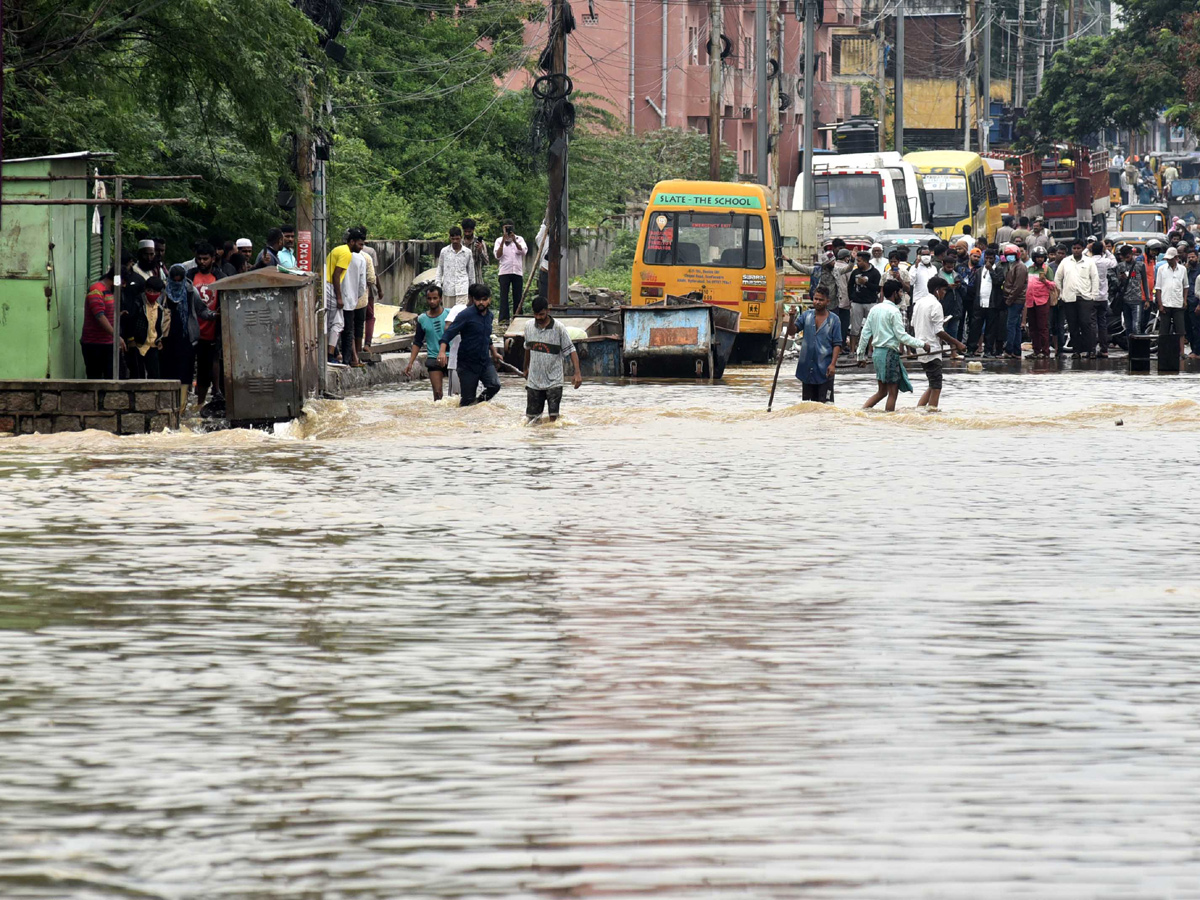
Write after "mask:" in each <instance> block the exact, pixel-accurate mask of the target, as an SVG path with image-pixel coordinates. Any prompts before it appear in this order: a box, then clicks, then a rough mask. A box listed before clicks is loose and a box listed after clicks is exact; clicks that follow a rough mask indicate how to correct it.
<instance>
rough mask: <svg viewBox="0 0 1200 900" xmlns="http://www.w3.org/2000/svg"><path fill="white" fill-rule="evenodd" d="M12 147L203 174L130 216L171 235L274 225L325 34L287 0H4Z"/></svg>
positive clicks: (17, 151)
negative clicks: (300, 97)
mask: <svg viewBox="0 0 1200 900" xmlns="http://www.w3.org/2000/svg"><path fill="white" fill-rule="evenodd" d="M4 12H5V17H4V35H3V38H4V50H5V60H4V63H5V81H6V85H5V87H6V91H5V108H4V151H5V156H6V157H9V158H12V157H16V156H35V155H40V154H47V153H60V152H65V151H74V150H100V151H111V152H113V153H114V154H115V158H114V160H113V165H114V167H115V169H116V170H118V171H122V172H129V173H140V174H151V173H153V174H198V175H202V176H203V177H204V179H205V180H204V181H203V182H201V183H197V184H194V185H193V184H187V185H178V184H177V185H173V186H172V187H171V188H170V193H171V194H172V195H176V194H180V195H187V196H190V197H191V198H192V201H193V203H192V205H191V206H189V207H187V208H185V209H183V210H179V209H170V210H168V209H154V210H149V211H147V212H146V213H145V215H144V216H141V215H139V216H136V217H130V219H131V229H132V230H135V231H137V230H142V231H151V230H153V231H156V232H162V233H163V234H165V235H166V236H167V237H168V239H169V240H174V241H175V242H176V246H179V244H178V242H179V241H180V240H183V239H185V238H186V239H188V240H190V239H192V238H194V237H195V236H196V235H197V234H198V233H199V234H206V233H208V231H209V230H212V229H216V230H224V231H228V232H231V233H233V232H237V231H240V230H241V229H254V230H256V231H257V232H261V230H262V229H263V228H265V227H267V225H269V224H275V223H276V222H277V220H278V217H279V211H278V209H277V208H275V207H274V200H275V193H276V188H277V178H278V175H279V174H280V173H281V172H283V171H286V168H287V153H288V149H289V146H288V144H287V143H286V142H284V141H281V140H280V138H281V136H282V135H284V134H286V133H287V132H288V131H290V130H292V129H294V128H296V127H297V126H298V124H299V121H298V120H299V116H300V110H299V106H298V104H297V102H296V88H295V86H296V84H297V83H298V79H300V78H302V77H306V72H305V69H304V67H303V65H302V63H301V59H302V57H303V55H304V54H306V53H309V52H311V51H313V50H314V49H315V46H316V44H315V41H316V37H317V34H316V30H315V29H314V28H313V27H312V25H311V24H310V23H309V22H308V20H307V19H306V18H305V17H304V16H303V15H302V14H300V13H299V12H298V11H297V10H296V9H294V8H293V6H292V5H291V4H290V3H289V2H288V0H257V2H256V3H255V7H254V12H253V14H252V15H247V14H246V12H245V10H244V8H240V7H238V6H237V5H236V4H228V3H219V2H216V0H171V2H163V0H124V2H121V3H112V2H107V0H9V2H7V3H6V4H5V11H4Z"/></svg>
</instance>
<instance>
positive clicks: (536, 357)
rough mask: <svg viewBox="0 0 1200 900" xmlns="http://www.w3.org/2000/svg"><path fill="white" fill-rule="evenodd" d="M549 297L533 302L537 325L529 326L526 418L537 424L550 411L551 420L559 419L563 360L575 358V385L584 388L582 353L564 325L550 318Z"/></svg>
mask: <svg viewBox="0 0 1200 900" xmlns="http://www.w3.org/2000/svg"><path fill="white" fill-rule="evenodd" d="M548 307H549V304H548V303H547V302H546V298H545V297H535V298H534V300H533V321H532V322H529V323H528V324H527V325H526V326H525V373H524V374H525V397H526V399H525V417H526V419H527V420H528V422H530V423H533V422H536V421H537V420H538V419H540V418H541V417H542V410H543V409H545V408H546V407H547V406H548V407H549V410H548V414H549V419H550V421H551V422H553V421H554V420H555V419H557V418H558V407H559V404H561V403H562V392H563V359H564V358H566V357H568V356H569V357H571V365H573V366H574V367H575V369H574V373H575V374H574V375H573V376H572V377H571V385H572V387H574V388H575V389H576V390H578V388H579V386H580V385H581V384H583V376H582V375H580V374H579V353H578V352H577V351H576V350H575V345H574V344H573V343H571V336H570V335H569V334H567V329H566V328H565V327H563V325H562V323H561V322H557V321H555V320H554V318H553V317H552V316H551V315H550V312H549V309H548Z"/></svg>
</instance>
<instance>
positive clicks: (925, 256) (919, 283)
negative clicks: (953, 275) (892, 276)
mask: <svg viewBox="0 0 1200 900" xmlns="http://www.w3.org/2000/svg"><path fill="white" fill-rule="evenodd" d="M910 275H911V277H912V298H913V303H916V302H917V301H918V300H920V299H921V298H922V297H928V296H929V279H930V278H933V277H934V276H935V275H937V267H936V266H934V264H933V253H932V252H930V249H929V248H928V247H922V248H921V255H920V256H919V257H917V264H916V265H915V266H913V268H912V271H911V273H910Z"/></svg>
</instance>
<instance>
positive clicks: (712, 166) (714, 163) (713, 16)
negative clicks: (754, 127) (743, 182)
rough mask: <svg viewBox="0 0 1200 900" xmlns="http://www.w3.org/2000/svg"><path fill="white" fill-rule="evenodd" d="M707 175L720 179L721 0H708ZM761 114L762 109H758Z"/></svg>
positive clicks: (716, 179)
mask: <svg viewBox="0 0 1200 900" xmlns="http://www.w3.org/2000/svg"><path fill="white" fill-rule="evenodd" d="M708 14H709V23H708V177H709V178H710V179H712V180H713V181H720V180H721V33H722V32H723V31H724V27H723V24H722V21H721V0H708ZM758 114H759V115H760V116H761V115H762V114H763V110H761V109H760V110H759V111H758Z"/></svg>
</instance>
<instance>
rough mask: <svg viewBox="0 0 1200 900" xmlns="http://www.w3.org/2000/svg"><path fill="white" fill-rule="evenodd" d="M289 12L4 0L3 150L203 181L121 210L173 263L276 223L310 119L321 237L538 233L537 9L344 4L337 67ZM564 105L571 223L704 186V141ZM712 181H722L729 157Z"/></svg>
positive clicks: (198, 3)
mask: <svg viewBox="0 0 1200 900" xmlns="http://www.w3.org/2000/svg"><path fill="white" fill-rule="evenodd" d="M303 5H304V4H303V3H294V2H291V0H255V3H254V4H253V5H252V9H250V10H249V11H248V10H247V9H246V7H245V5H244V4H243V5H242V6H241V7H239V6H238V5H237V4H230V3H220V2H217V0H7V2H6V3H5V18H4V35H3V37H4V48H5V78H6V85H5V86H6V92H5V110H4V151H5V156H6V157H8V158H12V157H16V156H34V155H40V154H49V153H61V152H67V151H76V150H84V149H86V150H94V151H109V152H112V153H113V154H114V158H113V160H112V164H111V168H110V171H121V172H127V173H143V174H197V175H201V176H202V177H203V181H200V182H194V183H193V182H188V183H175V184H172V185H171V186H170V187H169V188H166V189H164V190H162V191H159V192H158V193H159V195H168V194H169V195H179V194H182V195H187V196H189V197H190V198H191V200H192V203H191V204H190V205H189V206H188V207H185V208H177V207H172V208H157V209H149V210H145V211H139V212H138V213H136V214H132V215H130V216H127V218H126V221H127V222H128V223H129V229H130V231H131V232H132V234H131V235H130V236H133V237H136V236H138V234H142V235H144V234H148V233H156V234H162V235H163V236H165V237H166V238H167V240H168V243H169V244H170V245H172V246H173V247H174V248H175V251H178V252H186V247H187V246H188V245H189V244H190V243H191V241H192V240H194V239H195V238H197V237H200V236H208V235H210V234H216V235H220V236H223V237H237V236H243V235H250V236H254V237H256V238H259V237H261V235H263V234H264V233H265V231H266V229H267V228H268V227H270V226H271V225H275V224H278V223H279V222H280V221H282V220H284V219H286V218H287V217H288V214H287V213H285V212H283V211H282V210H280V209H279V207H278V206H277V205H276V193H277V191H278V189H279V188H280V187H281V182H282V183H283V184H282V186H284V187H286V186H288V183H289V182H294V166H295V147H296V142H295V135H296V134H298V133H300V132H301V131H302V130H304V129H307V128H310V127H313V126H316V127H317V128H318V129H319V130H320V132H322V133H323V134H325V135H327V136H328V138H329V140H330V142H331V148H332V154H331V160H330V163H329V166H328V171H327V176H328V177H327V188H328V194H327V198H328V204H329V214H330V235H331V236H332V237H334V238H336V237H337V236H338V235H339V234H340V233H341V231H342V230H343V229H344V228H345V227H347V226H349V225H352V224H359V223H361V224H364V225H366V226H367V228H368V230H369V232H370V233H371V235H372V236H376V237H386V238H414V237H440V236H443V235H445V233H446V230H447V229H448V228H449V226H450V225H452V224H454V223H456V222H458V221H460V220H461V219H462V218H463V217H465V216H472V217H474V218H475V219H477V220H478V221H479V223H480V226H481V231H482V233H484V234H497V233H498V232H499V225H500V222H501V221H502V220H503V219H505V218H508V217H511V218H513V219H515V220H516V222H517V226H518V230H520V231H521V232H522V233H524V234H527V235H532V234H533V233H535V232H536V230H537V227H538V224H539V223H540V222H541V219H542V216H543V215H544V212H545V207H546V191H547V188H546V183H547V180H546V175H545V167H546V153H545V150H544V149H543V148H539V147H537V146H536V141H535V140H534V132H533V120H534V104H533V99H532V96H531V94H530V91H529V84H530V83H531V82H532V80H533V78H534V77H535V76H536V75H537V74H538V71H537V69H536V63H537V59H538V57H539V55H540V53H541V51H542V49H543V46H544V44H545V42H546V29H545V27H544V25H541V24H536V23H538V22H539V21H540V20H541V19H543V18H544V9H545V7H544V4H542V3H537V2H532V0H475V2H474V3H472V4H469V5H468V4H462V3H460V2H455V0H374V2H370V3H363V4H361V5H356V6H354V7H353V8H351V7H350V6H349V5H348V6H347V7H346V17H345V20H344V23H343V28H342V31H341V33H340V34H339V35H338V36H337V40H338V42H339V43H341V44H343V45H344V46H345V48H346V55H345V58H344V59H343V60H342V61H341V62H339V63H334V62H333V61H332V60H330V59H329V58H328V57H327V56H326V55H325V54H324V53H323V52H322V50H321V49H320V44H319V41H320V40H321V37H322V35H321V33H320V31H319V30H318V29H317V28H316V27H315V26H314V25H313V24H312V23H311V22H310V21H309V19H308V18H306V16H305V15H304V13H303V12H302V11H301V8H300V7H302V6H303ZM530 22H534V23H535V25H534V26H533V27H530V26H529V23H530ZM539 29H540V30H539ZM305 85H307V91H306V92H305V91H302V90H301V87H302V86H305ZM302 93H307V94H308V95H309V96H311V97H312V99H313V102H312V104H311V106H309V107H306V106H305V105H304V104H303V103H301V100H300V98H301V95H302ZM574 99H575V101H576V104H577V107H578V109H579V125H578V126H577V128H576V129H575V132H574V133H573V136H572V144H571V148H572V149H571V194H570V196H571V213H570V214H571V222H572V225H596V224H599V223H600V222H601V221H603V220H604V219H605V218H606V217H607V216H610V215H612V214H614V213H620V212H623V211H624V207H625V203H626V201H627V200H630V199H636V198H638V197H640V196H645V195H646V194H647V193H648V192H649V190H650V188H651V187H652V186H653V185H654V183H655V182H656V181H658V180H661V179H664V178H671V177H685V178H703V177H706V172H707V164H708V163H707V160H708V140H707V137H706V136H704V135H700V134H696V133H693V132H685V131H678V130H671V129H667V130H664V131H661V132H655V133H651V134H644V135H638V136H631V135H628V134H627V133H626V132H625V131H624V130H623V128H622V127H620V126H619V124H618V123H616V122H615V121H614V120H613V119H612V118H611V117H609V116H607V115H606V114H604V113H602V112H599V111H598V109H597V106H596V105H595V104H593V103H592V99H594V98H588V97H586V96H576V97H575V98H574ZM723 176H724V177H725V178H728V179H733V178H734V177H736V167H735V165H734V161H733V157H732V155H729V154H727V155H726V157H725V159H724V163H723ZM143 196H144V194H143Z"/></svg>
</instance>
